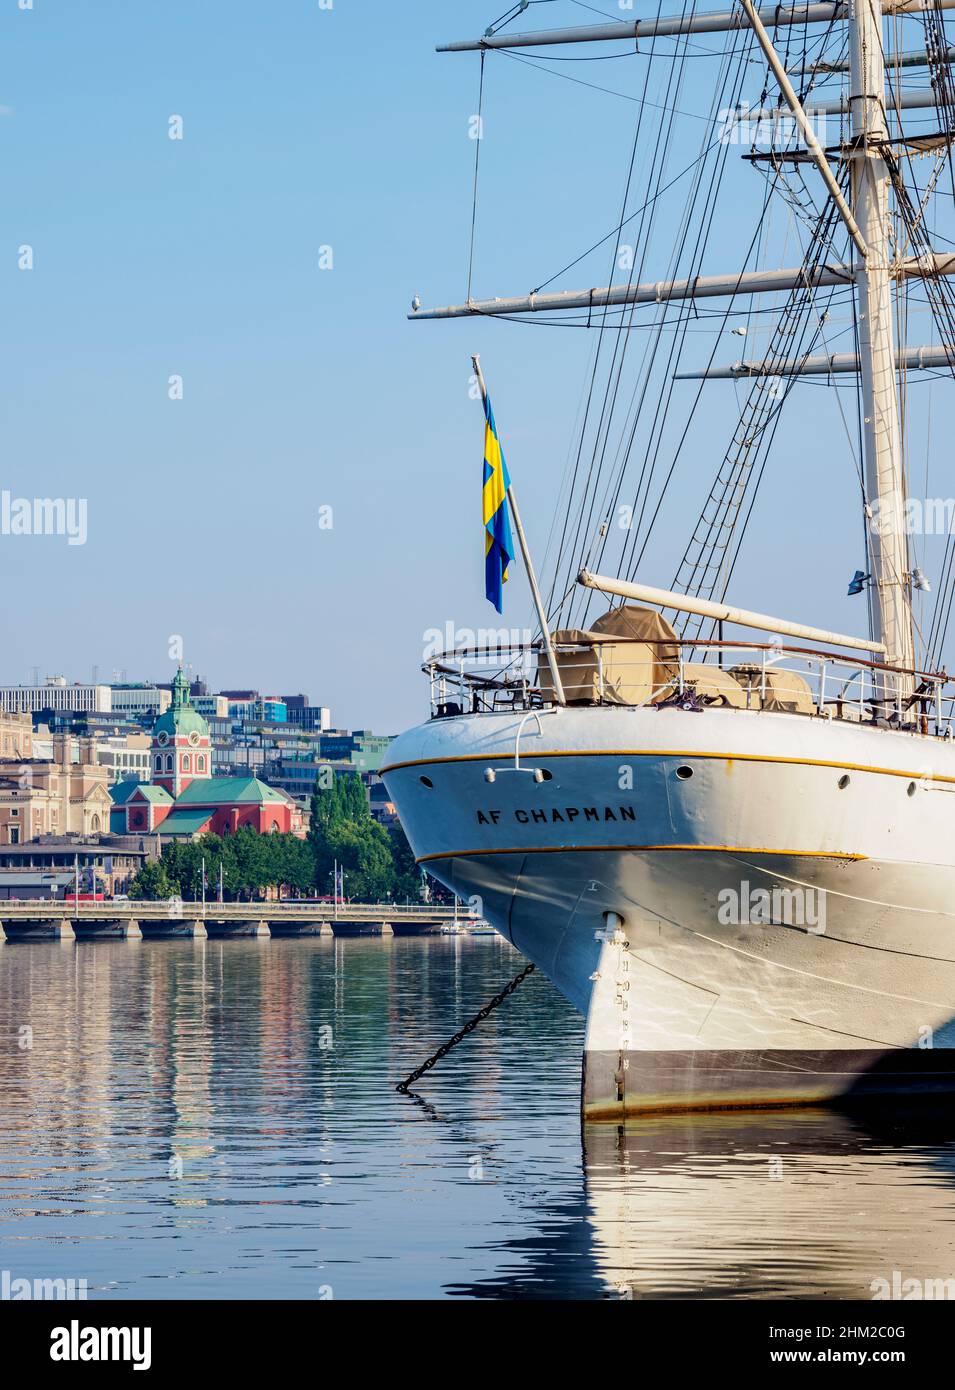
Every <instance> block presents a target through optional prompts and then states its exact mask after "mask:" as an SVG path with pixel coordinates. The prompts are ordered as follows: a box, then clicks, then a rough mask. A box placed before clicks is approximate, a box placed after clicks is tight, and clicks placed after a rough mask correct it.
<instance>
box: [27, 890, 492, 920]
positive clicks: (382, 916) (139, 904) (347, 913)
mask: <svg viewBox="0 0 955 1390" xmlns="http://www.w3.org/2000/svg"><path fill="white" fill-rule="evenodd" d="M0 882H2V880H0ZM203 915H205V916H206V917H217V918H222V919H228V918H233V919H238V920H241V921H246V920H250V919H252V918H256V917H258V918H261V919H263V920H264V919H267V918H280V917H287V918H291V919H293V920H294V919H304V920H309V921H316V922H318V921H320V922H326V921H328V922H335V921H349V920H351V921H363V920H367V921H375V922H390V921H401V920H403V919H404V920H411V921H414V920H418V919H422V920H427V921H431V922H438V921H442V922H444V921H447V922H452V921H454V919H455V910H454V907H453V906H452V907H446V906H444V905H436V906H434V907H431V906H428V904H426V903H420V904H413V903H408V904H405V903H340V904H339V905H338V906H337V907H336V906H335V904H334V903H287V902H286V903H270V902H259V903H219V902H215V901H208V902H206V903H205V904H203V903H202V902H186V901H185V900H182V899H178V898H164V899H158V900H156V899H149V900H147V899H130V900H129V901H128V902H101V903H83V902H81V903H79V904H77V903H76V902H74V900H73V899H72V898H69V897H67V898H62V899H55V900H52V901H51V900H49V899H34V900H22V901H18V902H13V901H9V902H7V901H0V921H2V920H3V919H4V918H5V917H6V918H14V917H71V918H73V917H75V918H83V917H88V918H91V919H99V920H112V919H115V920H121V919H123V918H132V919H136V920H138V919H139V918H163V919H167V918H169V917H177V918H178V917H202V916H203ZM457 918H458V921H461V922H466V921H471V920H474V921H477V920H478V918H477V915H476V914H475V913H473V912H470V911H469V910H468V909H467V908H460V907H459V908H458V912H457Z"/></svg>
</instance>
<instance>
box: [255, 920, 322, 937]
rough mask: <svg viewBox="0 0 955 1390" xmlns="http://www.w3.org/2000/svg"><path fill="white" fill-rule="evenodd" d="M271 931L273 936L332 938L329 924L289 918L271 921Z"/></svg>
mask: <svg viewBox="0 0 955 1390" xmlns="http://www.w3.org/2000/svg"><path fill="white" fill-rule="evenodd" d="M269 931H270V932H271V934H272V935H273V936H295V937H298V936H331V934H332V929H331V926H330V925H329V923H328V922H299V921H295V920H291V919H290V918H288V917H280V918H279V919H278V921H275V920H270V921H269Z"/></svg>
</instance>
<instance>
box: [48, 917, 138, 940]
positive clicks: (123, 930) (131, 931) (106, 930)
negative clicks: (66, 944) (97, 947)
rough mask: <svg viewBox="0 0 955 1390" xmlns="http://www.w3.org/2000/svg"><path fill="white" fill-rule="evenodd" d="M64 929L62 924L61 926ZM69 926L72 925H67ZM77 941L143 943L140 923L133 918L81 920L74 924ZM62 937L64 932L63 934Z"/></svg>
mask: <svg viewBox="0 0 955 1390" xmlns="http://www.w3.org/2000/svg"><path fill="white" fill-rule="evenodd" d="M60 925H61V927H62V925H63V924H62V923H61V924H60ZM67 925H70V924H69V923H67ZM72 928H73V935H75V937H76V939H77V941H142V939H143V934H142V931H141V929H140V926H139V923H138V922H137V921H136V919H135V918H133V917H114V918H104V919H102V920H97V921H91V920H90V919H89V918H79V919H77V920H76V921H75V922H73V923H72ZM61 935H62V932H61Z"/></svg>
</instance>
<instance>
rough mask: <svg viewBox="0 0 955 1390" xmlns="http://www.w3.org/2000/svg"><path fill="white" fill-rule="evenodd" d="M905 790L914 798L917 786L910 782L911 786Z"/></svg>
mask: <svg viewBox="0 0 955 1390" xmlns="http://www.w3.org/2000/svg"><path fill="white" fill-rule="evenodd" d="M905 790H906V792H907V793H908V795H909V796H914V795H915V790H916V784H915V783H914V782H910V783H909V785H908V786H907V787H906V789H905Z"/></svg>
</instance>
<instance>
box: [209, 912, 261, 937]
mask: <svg viewBox="0 0 955 1390" xmlns="http://www.w3.org/2000/svg"><path fill="white" fill-rule="evenodd" d="M206 934H207V935H208V936H209V937H210V939H214V940H219V941H225V940H229V939H230V938H231V937H234V936H256V937H261V938H263V939H264V940H267V939H268V938H269V937H270V936H271V935H272V933H271V931H270V930H269V924H268V922H263V921H260V920H259V919H251V920H249V921H248V922H233V921H226V922H216V921H213V920H211V919H209V918H207V919H206Z"/></svg>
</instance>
